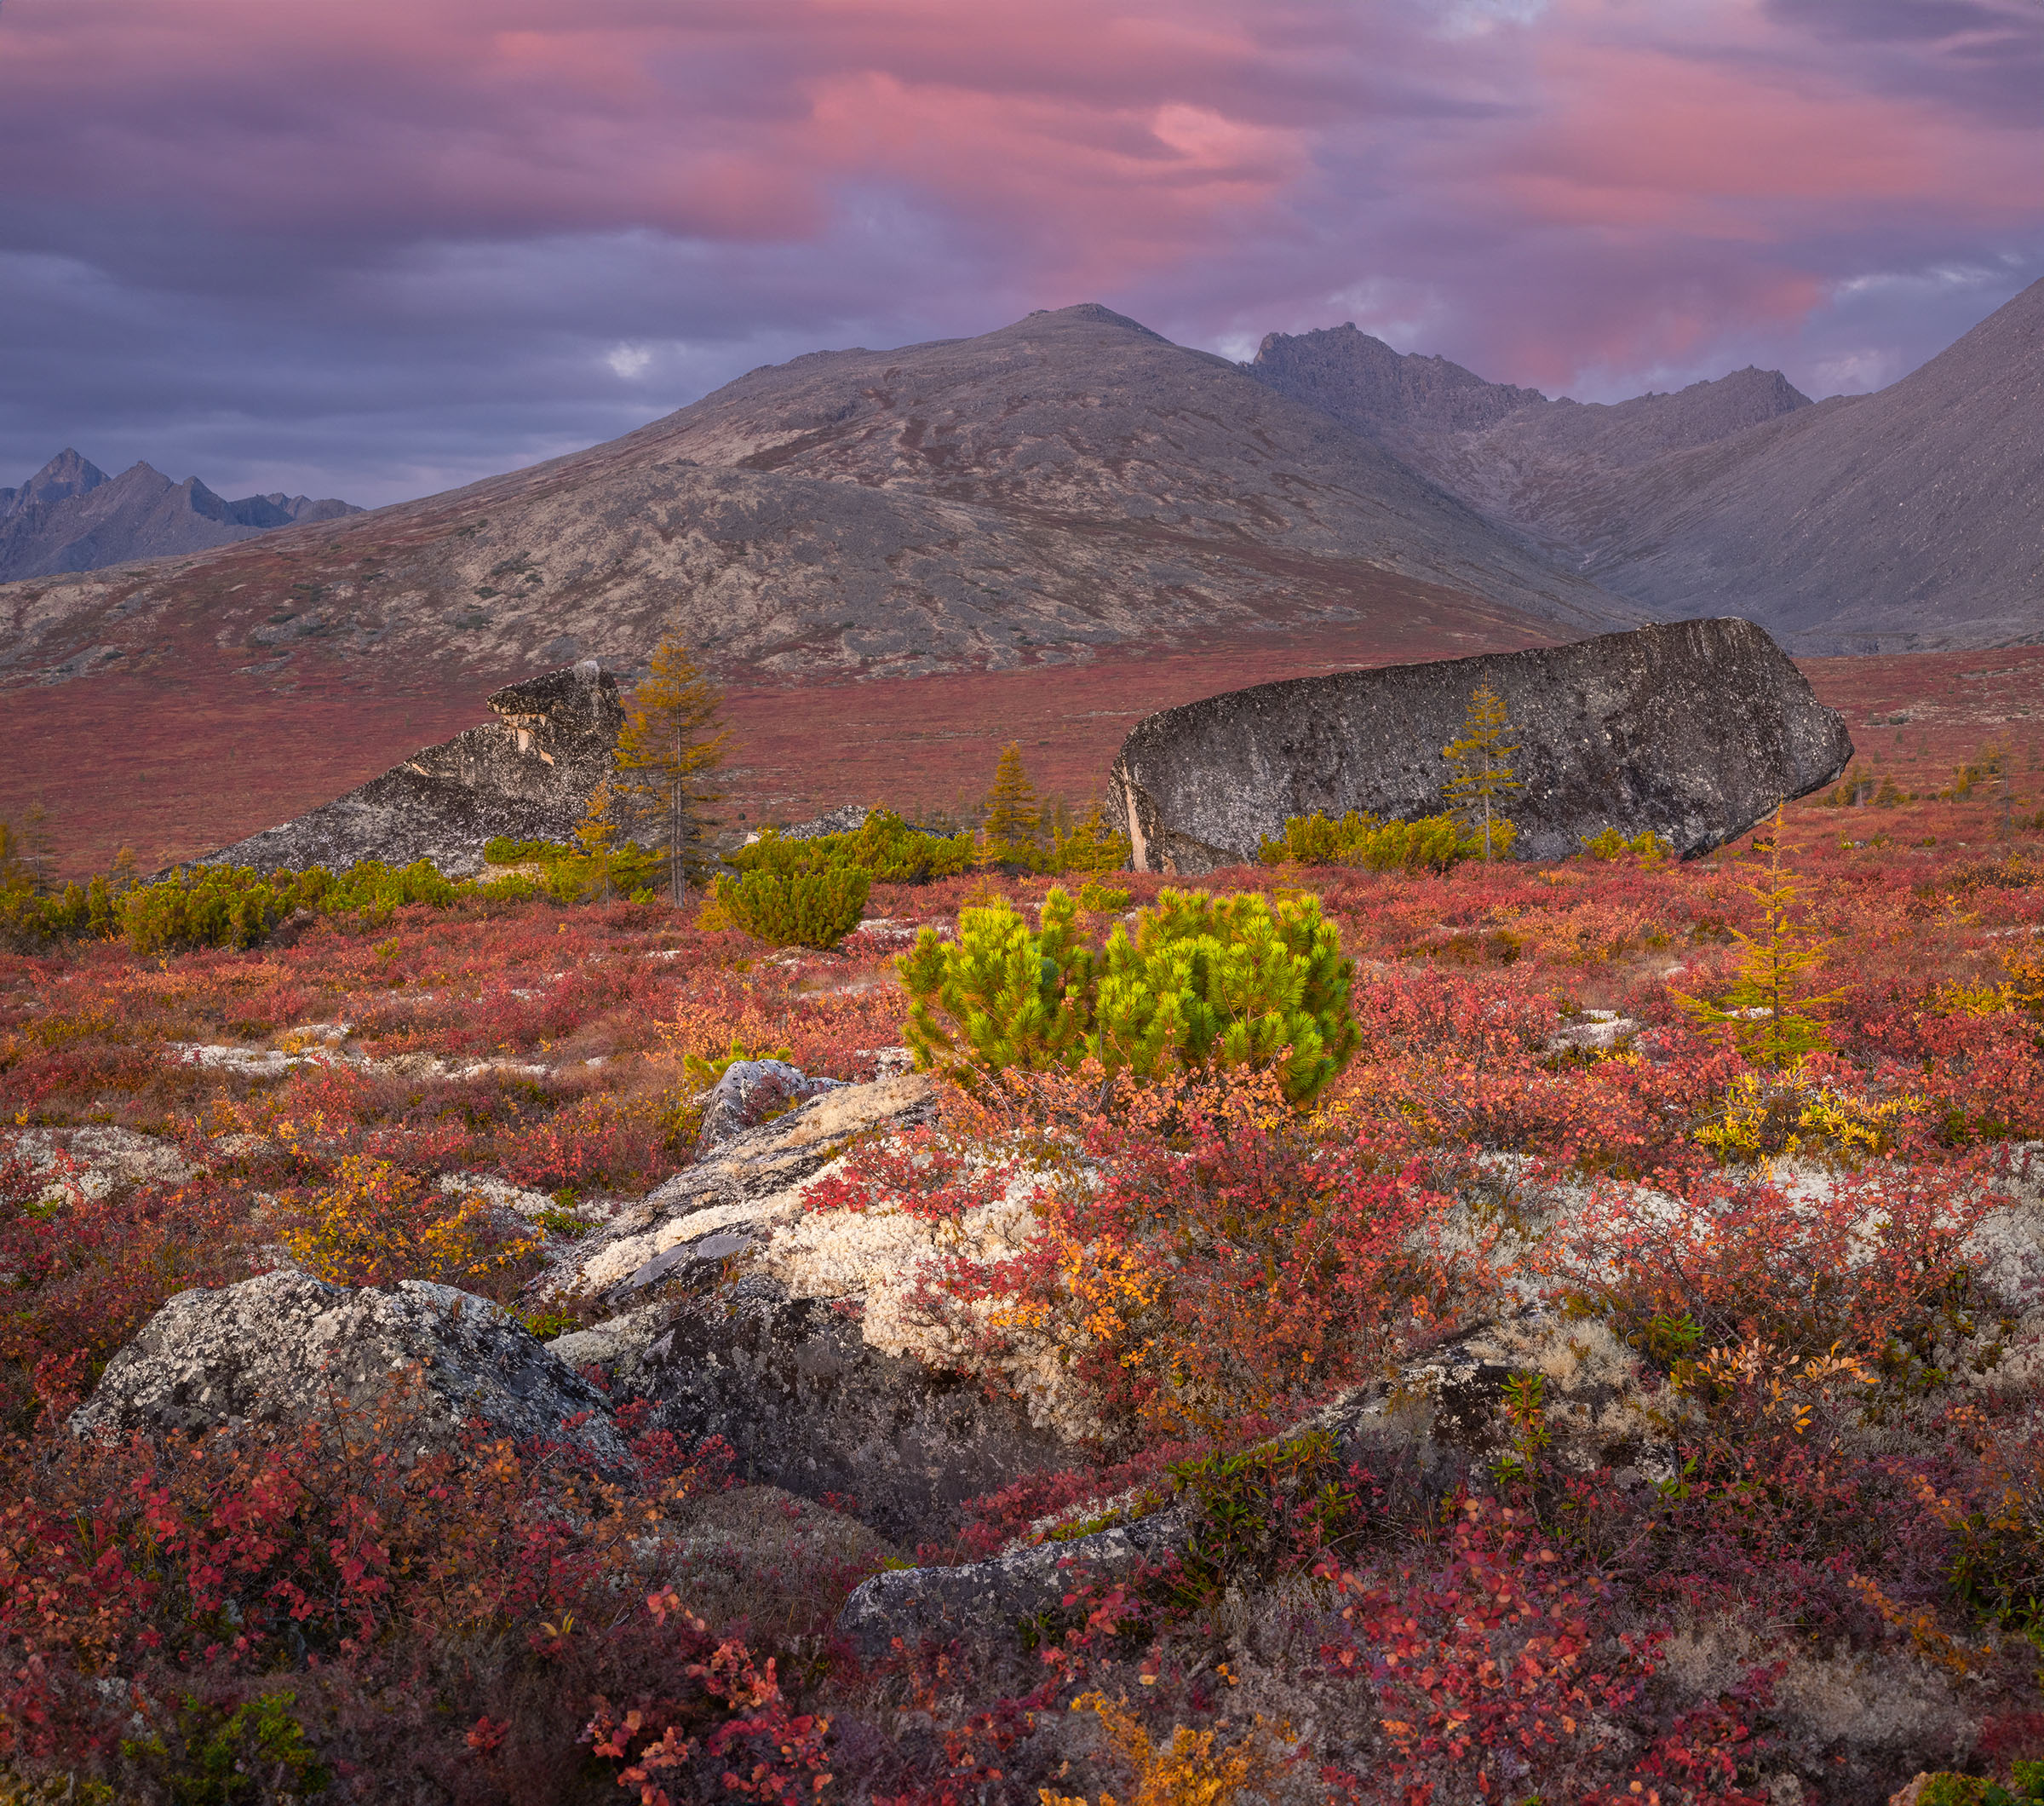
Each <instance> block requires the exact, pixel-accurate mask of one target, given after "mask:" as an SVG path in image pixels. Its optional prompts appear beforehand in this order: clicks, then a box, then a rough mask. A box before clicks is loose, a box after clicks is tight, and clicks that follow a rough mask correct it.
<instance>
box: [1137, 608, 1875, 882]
mask: <svg viewBox="0 0 2044 1806" xmlns="http://www.w3.org/2000/svg"><path fill="white" fill-rule="evenodd" d="M1484 683H1488V684H1490V686H1491V687H1493V688H1494V689H1496V691H1497V692H1498V693H1500V694H1501V695H1502V697H1503V698H1504V700H1505V705H1506V710H1507V716H1508V718H1509V721H1510V723H1511V734H1510V738H1511V739H1512V740H1513V741H1514V742H1515V743H1516V745H1517V747H1518V751H1517V752H1516V754H1515V755H1514V756H1513V765H1514V768H1515V770H1516V773H1517V775H1518V778H1519V782H1520V784H1521V785H1522V786H1523V788H1521V789H1520V790H1519V791H1517V792H1515V793H1513V795H1512V796H1511V797H1509V798H1508V799H1507V801H1506V802H1505V805H1504V813H1505V814H1507V816H1508V817H1509V819H1510V820H1512V821H1513V824H1514V825H1516V827H1517V828H1518V831H1519V839H1518V843H1517V845H1516V847H1515V848H1514V851H1515V853H1516V854H1518V855H1519V857H1521V858H1528V859H1560V858H1564V857H1565V856H1566V855H1568V854H1572V853H1574V852H1576V851H1577V850H1578V848H1580V846H1581V843H1582V839H1583V838H1584V837H1590V836H1594V835H1596V834H1598V833H1599V832H1601V831H1603V830H1604V829H1605V828H1614V827H1615V828H1616V829H1617V830H1618V831H1620V832H1621V833H1622V834H1625V835H1627V836H1628V837H1629V836H1632V835H1634V834H1637V833H1639V832H1640V831H1642V830H1645V829H1651V830H1652V831H1655V832H1656V833H1657V834H1661V835H1663V836H1665V837H1666V838H1667V839H1668V843H1669V844H1670V845H1671V846H1672V847H1673V848H1674V852H1675V853H1676V854H1677V855H1678V856H1679V857H1680V858H1683V859H1690V858H1693V857H1695V856H1696V855H1697V854H1700V853H1707V852H1708V851H1709V850H1710V849H1711V848H1714V847H1718V846H1721V845H1723V844H1724V843H1725V842H1726V841H1728V840H1730V839H1731V838H1732V837H1734V836H1736V835H1737V834H1740V833H1742V832H1743V831H1745V830H1746V829H1748V828H1749V827H1751V826H1752V825H1754V823H1755V822H1757V821H1759V820H1761V819H1762V818H1763V817H1765V816H1766V815H1767V814H1770V813H1771V811H1772V810H1773V809H1774V808H1775V807H1776V806H1777V804H1779V803H1781V802H1785V801H1788V800H1789V799H1790V798H1793V797H1800V796H1804V795H1806V794H1807V793H1808V792H1809V791H1813V790H1817V789H1818V788H1820V787H1821V786H1823V785H1826V784H1829V783H1830V782H1832V781H1833V780H1834V779H1835V778H1837V777H1838V775H1839V774H1840V773H1841V772H1843V771H1844V770H1845V768H1846V765H1847V763H1848V762H1850V761H1851V759H1852V739H1851V738H1850V737H1849V736H1848V735H1847V733H1846V727H1845V723H1844V722H1842V721H1841V720H1840V718H1839V716H1837V715H1836V714H1834V712H1833V711H1832V710H1829V709H1827V708H1825V707H1824V706H1823V705H1822V704H1821V703H1819V702H1818V701H1817V698H1816V696H1815V695H1814V694H1813V693H1812V692H1811V688H1810V686H1809V683H1808V682H1807V681H1806V679H1805V678H1804V676H1803V675H1802V673H1801V672H1800V671H1799V670H1796V668H1795V666H1794V664H1792V663H1791V662H1790V661H1789V659H1788V657H1787V656H1786V655H1785V654H1784V653H1783V652H1782V651H1781V649H1780V648H1779V647H1777V646H1776V645H1775V643H1774V641H1772V640H1771V639H1770V638H1769V637H1768V636H1767V635H1766V632H1765V631H1764V630H1761V629H1760V628H1758V627H1756V626H1754V625H1753V624H1752V623H1750V622H1748V621H1742V620H1737V619H1732V618H1721V619H1716V620H1701V621H1679V622H1674V623H1671V624H1665V625H1662V626H1656V627H1646V628H1641V629H1639V630H1638V631H1636V632H1632V633H1620V634H1603V635H1599V636H1597V637H1596V638H1594V639H1589V640H1582V641H1576V643H1575V644H1574V645H1571V646H1557V647H1537V648H1536V649H1534V650H1532V651H1530V652H1521V653H1493V654H1490V655H1487V656H1484V657H1481V658H1475V659H1444V660H1442V661H1439V662H1438V663H1434V664H1404V665H1390V666H1385V667H1382V668H1380V669H1377V670H1353V671H1342V672H1339V673H1336V674H1335V675H1333V676H1325V677H1301V678H1294V679H1291V680H1289V681H1288V682H1281V683H1265V684H1258V685H1255V686H1254V687H1251V688H1249V689H1246V690H1233V691H1230V692H1228V693H1226V694H1224V695H1220V696H1214V697H1209V698H1208V699H1206V700H1204V701H1203V702H1195V703H1188V704H1186V705H1184V706H1182V707H1180V708H1175V709H1167V710H1164V711H1163V712H1162V713H1161V714H1157V715H1153V716H1150V717H1149V718H1148V719H1147V720H1146V721H1144V722H1140V723H1139V724H1138V725H1137V727H1136V728H1135V730H1134V732H1133V733H1130V734H1129V736H1128V739H1127V740H1125V741H1124V742H1123V743H1122V751H1121V754H1120V756H1118V757H1117V759H1116V761H1115V765H1114V771H1113V775H1112V779H1111V783H1112V787H1113V791H1114V793H1115V796H1116V798H1117V807H1118V808H1119V810H1120V812H1121V814H1122V816H1123V817H1124V818H1125V819H1126V820H1127V822H1128V830H1129V834H1130V837H1131V839H1132V840H1133V842H1134V848H1135V866H1136V869H1137V870H1138V871H1174V872H1187V873H1191V872H1203V871H1214V870H1216V869H1218V868H1220V867H1221V866H1232V865H1237V864H1242V863H1245V862H1248V861H1251V860H1255V857H1256V854H1257V848H1258V847H1259V845H1260V843H1261V841H1262V840H1263V839H1264V838H1265V837H1275V836H1277V835H1278V833H1279V832H1280V831H1282V829H1283V825H1284V822H1285V820H1286V818H1287V817H1288V816H1293V815H1306V814H1312V813H1314V812H1315V811H1319V812H1322V813H1324V814H1328V815H1329V816H1339V815H1341V814H1344V813H1345V812H1346V811H1347V810H1349V809H1359V810H1362V811H1364V812H1365V813H1368V814H1375V815H1377V816H1379V817H1382V818H1386V819H1398V820H1411V819H1414V818H1415V817H1418V816H1421V815H1428V814H1435V813H1437V812H1438V811H1439V810H1440V809H1441V808H1443V807H1444V799H1443V789H1444V785H1445V784H1446V783H1447V781H1448V779H1449V778H1450V767H1449V764H1448V762H1447V761H1446V759H1445V758H1444V757H1443V756H1442V751H1441V749H1442V748H1443V747H1444V746H1445V745H1447V744H1448V743H1449V742H1450V740H1452V739H1455V738H1456V737H1457V736H1458V735H1459V734H1460V733H1461V731H1462V728H1463V723H1464V722H1465V720H1466V718H1467V714H1468V709H1469V700H1470V697H1471V695H1472V693H1473V692H1474V691H1475V689H1476V688H1477V687H1478V685H1479V684H1484Z"/></svg>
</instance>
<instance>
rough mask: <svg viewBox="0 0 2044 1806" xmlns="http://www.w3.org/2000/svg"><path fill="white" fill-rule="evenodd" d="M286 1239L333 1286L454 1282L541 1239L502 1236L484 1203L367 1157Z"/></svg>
mask: <svg viewBox="0 0 2044 1806" xmlns="http://www.w3.org/2000/svg"><path fill="white" fill-rule="evenodd" d="M287 1126H288V1125H287ZM284 1245H285V1246H286V1247H287V1248H289V1249H290V1251H291V1255H292V1257H293V1258H294V1259H296V1261H297V1262H299V1263H300V1264H301V1266H303V1267H304V1268H306V1269H307V1271H308V1272H311V1273H312V1274H315V1275H316V1276H317V1277H319V1278H320V1279H322V1280H326V1281H327V1282H328V1283H329V1284H330V1285H378V1284H382V1283H386V1282H388V1281H389V1280H396V1279H407V1280H441V1281H443V1282H447V1283H455V1282H458V1281H460V1280H467V1279H473V1278H474V1277H475V1276H477V1275H478V1274H485V1273H488V1272H490V1271H491V1269H492V1268H499V1267H505V1266H508V1265H510V1264H511V1263H512V1262H514V1261H518V1260H521V1259H523V1258H524V1257H525V1256H526V1255H527V1254H530V1253H531V1251H533V1250H534V1249H535V1248H537V1246H538V1245H539V1242H538V1239H537V1238H536V1237H530V1236H527V1237H514V1238H510V1239H507V1238H505V1237H504V1236H502V1235H501V1234H498V1233H497V1225H496V1220H495V1213H494V1212H493V1211H491V1207H490V1205H489V1204H488V1202H487V1201H486V1200H485V1199H482V1198H480V1197H476V1196H474V1195H471V1196H468V1197H465V1198H462V1197H456V1196H454V1195H452V1194H451V1193H439V1192H429V1191H428V1189H427V1188H426V1182H425V1181H424V1180H422V1179H421V1178H420V1177H419V1176H417V1175H416V1173H407V1172H402V1171H400V1170H398V1169H397V1168H396V1167H394V1166H393V1165H391V1163H390V1162H389V1161H388V1160H370V1159H367V1158H366V1157H365V1156H364V1155H361V1154H349V1155H348V1156H347V1158H346V1159H343V1160H342V1163H341V1169H340V1171H339V1172H338V1173H337V1174H336V1176H335V1183H334V1185H333V1187H332V1188H331V1189H330V1190H328V1191H324V1192H321V1193H319V1194H318V1195H317V1196H316V1197H315V1198H314V1199H313V1201H312V1206H311V1214H310V1219H309V1221H307V1222H306V1223H304V1224H302V1225H301V1226H300V1227H298V1228H292V1229H287V1230H286V1231H285V1232H284Z"/></svg>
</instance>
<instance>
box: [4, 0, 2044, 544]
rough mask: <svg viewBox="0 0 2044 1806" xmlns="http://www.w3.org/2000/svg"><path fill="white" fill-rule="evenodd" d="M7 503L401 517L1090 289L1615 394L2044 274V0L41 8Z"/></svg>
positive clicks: (1208, 333)
mask: <svg viewBox="0 0 2044 1806" xmlns="http://www.w3.org/2000/svg"><path fill="white" fill-rule="evenodd" d="M0 171H4V172H5V173H4V175H0V485H3V484H10V483H18V482H20V480H22V479H23V478H25V477H26V475H28V474H29V473H30V472H31V471H32V470H33V469H36V468H37V467H38V466H39V465H40V464H41V463H43V461H44V460H45V459H46V458H48V457H49V456H51V455H52V454H53V453H54V452H55V451H58V450H59V449H60V447H63V446H75V447H76V448H77V449H78V451H82V452H83V453H84V454H85V455H86V456H87V457H89V458H91V459H93V460H94V461H95V463H99V464H100V465H101V466H102V467H103V468H105V469H109V470H118V469H123V468H124V467H125V466H126V465H128V464H129V463H133V462H135V460H136V459H138V458H139V459H146V460H147V461H148V462H150V463H152V464H154V465H156V466H157V467H158V469H162V470H164V471H165V472H166V473H168V474H169V475H171V476H172V477H174V478H179V479H181V478H183V477H185V476H187V475H192V474H194V473H196V474H198V475H200V476H201V477H203V478H204V480H206V481H207V482H208V483H210V485H211V486H213V487H214V488H215V489H217V490H220V491H221V492H223V493H225V494H228V495H241V494H244V493H248V492H255V491H270V490H277V489H282V490H284V491H287V492H292V493H297V492H307V493H310V494H312V495H314V496H326V495H339V496H342V497H344V498H347V499H348V500H351V501H355V502H359V503H366V504H371V505H373V504H376V503H383V502H388V501H394V500H399V499H401V498H406V497H411V496H416V495H421V494H426V493H430V492H434V491H438V490H440V489H445V488H448V487H451V486H455V485H457V484H460V483H462V482H467V481H469V480H474V479H475V478H478V477H481V476H485V475H492V474H495V473H497V472H499V471H502V470H507V469H514V468H516V467H518V466H520V465H522V464H526V463H532V462H534V461H536V460H537V459H540V458H543V457H551V456H554V455H555V454H556V453H559V452H562V451H571V450H573V449H575V448H577V447H578V446H584V445H588V444H590V443H593V442H594V441H597V440H603V439H607V438H611V437H613V436H615V435H616V434H619V433H622V432H625V431H628V430H629V429H630V428H633V427H635V426H638V425H641V424H643V423H645V422H646V421H648V420H651V419H654V418H657V417H658V416H660V415H662V414H663V413H666V412H668V411H669V410H671V409H673V408H675V407H678V406H680V405H683V404H685V403H686V402H688V401H691V400H694V399H695V398H697V397H698V396H699V395H701V394H705V393H707V392H708V391H709V390H710V389H711V388H715V387H716V386H717V385H718V384H720V383H721V382H726V381H728V380H729V379H730V378H732V377H734V376H738V375H740V374H742V373H744V371H748V370H751V369H753V368H755V367H756V366H758V365H761V364H767V363H776V362H779V361H782V360H784V359H787V358H789V357H793V356H796V355H798V354H801V353H803V352H806V351H813V350H819V349H826V348H839V347H844V346H851V345H864V346H870V347H876V348H877V347H884V346H893V345H899V344H906V343H911V342H916V341H918V340H922V339H928V338H938V337H952V336H963V335H968V334H972V333H976V332H983V331H990V330H992V329H994V328H996V327H997V326H1000V325H1005V324H1007V323H1008V322H1009V321H1010V320H1013V319H1017V318H1019V317H1020V316H1021V315H1023V314H1025V313H1028V312H1029V311H1030V310H1031V308H1040V307H1060V306H1064V305H1066V304H1068V303H1071V302H1079V301H1100V302H1105V303H1107V304H1108V305H1109V306H1110V307H1112V308H1117V309H1118V310H1119V311H1121V312H1122V313H1128V314H1132V315H1133V316H1134V317H1135V318H1136V319H1140V320H1142V321H1143V322H1144V323H1145V324H1146V325H1150V326H1151V327H1154V328H1155V329H1156V330H1157V331H1160V332H1162V333H1163V334H1165V335H1166V336H1168V337H1171V338H1173V339H1175V340H1178V341H1179V342H1181V343H1185V344H1189V345H1197V346H1200V347H1203V348H1207V349H1210V350H1215V351H1220V352H1222V353H1225V354H1227V355H1230V356H1232V357H1237V358H1248V357H1250V356H1252V355H1254V354H1255V348H1256V345H1257V343H1258V342H1259V341H1260V339H1261V337H1262V336H1263V335H1264V334H1265V333H1266V332H1271V331H1306V330H1308V329H1310V328H1312V327H1316V326H1328V325H1339V324H1340V323H1341V322H1342V321H1344V320H1353V321H1354V322H1355V323H1356V324H1357V325H1358V326H1360V327H1362V328H1363V329H1364V331H1369V332H1374V333H1375V334H1377V335H1378V336H1381V337H1382V338H1384V339H1386V340H1387V341H1388V342H1390V343H1391V344H1392V345H1394V346H1396V347H1397V348H1398V349H1399V350H1401V351H1418V352H1425V353H1429V354H1440V355H1443V356H1446V357H1449V358H1452V359H1455V361H1457V362H1458V363H1461V364H1465V365H1467V366H1469V367H1470V368H1471V369H1473V370H1474V371H1477V372H1478V374H1480V375H1482V376H1484V377H1490V378H1491V379H1493V380H1496V381H1500V382H1519V383H1524V384H1527V385H1530V386H1532V387H1536V388H1542V389H1544V390H1545V391H1546V392H1547V393H1548V394H1572V395H1575V396H1576V397H1577V398H1578V399H1579V400H1617V399H1619V398H1621V397H1622V396H1625V395H1628V394H1638V393H1640V392H1641V391H1643V390H1645V389H1649V388H1660V389H1666V388H1674V387H1679V386H1680V385H1681V384H1683V383H1685V382H1691V381H1695V380H1697V379H1698V378H1701V377H1712V376H1717V375H1721V374H1723V373H1724V372H1725V371H1727V370H1731V369H1737V368H1739V367H1741V366H1743V365H1747V364H1748V363H1757V364H1759V365H1762V366H1763V367H1773V368H1779V369H1781V370H1783V371H1786V372H1787V373H1788V375H1789V378H1790V379H1791V380H1792V381H1793V382H1795V383H1796V385H1797V386H1798V387H1799V388H1801V389H1803V390H1804V391H1805V392H1806V394H1811V395H1813V396H1822V395H1826V394H1837V393H1853V392H1857V391H1861V390H1864V389H1869V388H1880V387H1882V386H1884V385H1885V384H1886V383H1888V382H1892V381H1894V380H1895V379H1896V378H1897V377H1900V376H1903V375H1904V374H1905V373H1906V372H1907V371H1909V370H1911V369H1913V368H1915V366H1916V365H1919V364H1921V363H1922V362H1923V361H1924V360H1925V359H1928V358H1929V357H1931V356H1933V355H1934V354H1936V353H1937V352H1938V351H1939V350H1940V349H1942V348H1944V346H1945V345H1947V344H1949V342H1951V341H1952V340H1953V339H1954V338H1955V337H1957V336H1959V335H1960V334H1961V332H1963V331H1966V329H1967V328H1968V327H1970V326H1972V325H1975V324H1976V323H1977V322H1978V321H1979V320H1980V319H1984V318H1985V316H1986V315H1987V314H1989V313H1991V312H1992V311H1993V310H1994V309H1995V308H1996V307H1998V306H2000V305H2001V303H2002V302H2004V301H2006V300H2007V299H2008V298H2009V297H2010V296H2012V295H2013V294H2015V293H2016V292H2017V291H2018V290H2020V289H2021V288H2023V287H2024V286H2025V285H2028V284H2029V283H2030V282H2031V281H2033V280H2035V279H2037V278H2039V277H2040V276H2044V3H2041V0H997V3H996V0H0Z"/></svg>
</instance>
